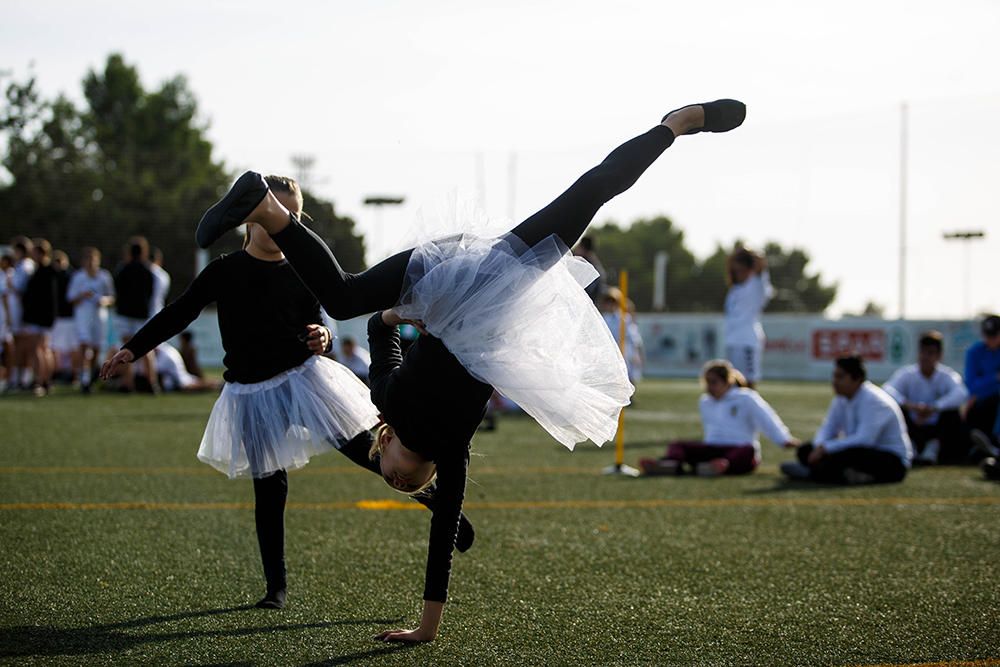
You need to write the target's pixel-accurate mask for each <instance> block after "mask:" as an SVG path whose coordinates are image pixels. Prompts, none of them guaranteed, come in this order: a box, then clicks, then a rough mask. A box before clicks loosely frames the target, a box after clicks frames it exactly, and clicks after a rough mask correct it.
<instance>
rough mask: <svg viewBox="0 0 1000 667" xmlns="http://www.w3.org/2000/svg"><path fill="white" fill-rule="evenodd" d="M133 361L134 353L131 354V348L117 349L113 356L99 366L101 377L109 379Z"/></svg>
mask: <svg viewBox="0 0 1000 667" xmlns="http://www.w3.org/2000/svg"><path fill="white" fill-rule="evenodd" d="M133 361H135V355H134V354H132V350H124V349H123V350H118V352H116V353H115V356H113V357H111V358H110V359H108V360H107V361H105V362H104V365H103V366H101V379H102V380H110V379H111V378H113V377H114V376H116V375H118V373H120V372H121V370H122V369H123V368H125V367H126V366H127V365H129V364H131V363H132V362H133Z"/></svg>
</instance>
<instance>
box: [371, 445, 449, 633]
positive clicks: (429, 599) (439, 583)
mask: <svg viewBox="0 0 1000 667" xmlns="http://www.w3.org/2000/svg"><path fill="white" fill-rule="evenodd" d="M436 463H437V475H438V478H437V504H438V506H437V508H436V509H435V511H434V515H433V516H432V517H431V532H430V540H429V542H428V545H427V570H426V575H425V579H424V607H423V612H422V614H421V617H420V626H419V627H417V628H415V629H413V630H387V631H386V632H383V633H381V634H379V635H376V637H375V638H376V639H380V640H382V641H398V642H426V641H433V640H434V638H436V637H437V633H438V628H439V627H440V625H441V617H442V615H443V614H444V605H445V602H447V600H448V581H449V579H450V578H451V561H452V555H453V553H454V551H455V539H456V536H457V535H458V525H459V520H460V518H461V515H462V503H463V501H464V500H465V481H466V478H467V476H468V471H469V447H468V445H466V446H465V447H462V448H461V449H460V450H459V451H457V452H455V451H454V450H452V451H450V452H449V455H448V456H446V457H444V456H443V457H442V458H441V459H439V460H438V461H437V462H436Z"/></svg>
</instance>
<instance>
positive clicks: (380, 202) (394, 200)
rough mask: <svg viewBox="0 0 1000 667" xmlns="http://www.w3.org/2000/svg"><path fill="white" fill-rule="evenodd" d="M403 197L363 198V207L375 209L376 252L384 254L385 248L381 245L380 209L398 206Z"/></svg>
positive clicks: (374, 196) (378, 196)
mask: <svg viewBox="0 0 1000 667" xmlns="http://www.w3.org/2000/svg"><path fill="white" fill-rule="evenodd" d="M405 199H406V198H405V197H392V196H387V195H372V196H370V197H365V198H364V205H365V206H374V207H375V236H376V240H375V242H376V243H377V244H378V252H379V253H383V252H385V247H384V245H383V243H382V241H383V238H382V209H384V208H385V207H386V206H399V205H400V204H402V203H403V202H404V201H405Z"/></svg>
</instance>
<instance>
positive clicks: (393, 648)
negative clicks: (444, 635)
mask: <svg viewBox="0 0 1000 667" xmlns="http://www.w3.org/2000/svg"><path fill="white" fill-rule="evenodd" d="M416 647H417V644H389V645H388V646H382V647H381V648H375V649H372V650H370V651H359V652H357V653H349V654H347V655H341V656H338V657H336V658H328V659H326V660H320V661H319V662H310V663H307V664H305V665H303V667H328V666H330V665H348V664H350V663H352V662H358V661H361V660H368V659H370V658H377V657H378V656H380V655H389V654H390V653H398V652H400V651H408V650H410V649H413V648H416Z"/></svg>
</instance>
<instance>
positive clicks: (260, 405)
mask: <svg viewBox="0 0 1000 667" xmlns="http://www.w3.org/2000/svg"><path fill="white" fill-rule="evenodd" d="M377 423H378V410H377V409H376V408H375V406H374V405H372V402H371V399H370V398H369V391H368V387H366V386H365V384H364V383H363V382H361V381H360V380H359V379H358V378H357V376H355V375H354V373H352V372H351V371H350V370H348V369H347V368H345V367H344V366H342V365H340V364H338V363H337V362H335V361H332V360H330V359H327V358H326V357H310V358H309V359H308V360H307V361H306V362H305V363H303V364H302V365H301V366H296V367H295V368H292V369H291V370H287V371H285V372H284V373H281V374H279V375H276V376H274V377H273V378H271V379H269V380H264V381H263V382H255V383H253V384H240V383H238V382H230V383H227V384H226V386H225V387H223V389H222V394H221V395H220V396H219V400H217V401H216V402H215V407H214V408H213V409H212V414H211V416H210V417H209V418H208V425H207V426H206V427H205V435H204V437H203V438H202V440H201V447H200V448H199V449H198V458H199V459H200V460H201V461H203V462H204V463H207V464H208V465H210V466H212V467H213V468H215V469H216V470H219V471H221V472H224V473H225V474H226V475H228V476H229V477H230V479H233V478H236V477H266V476H267V475H270V474H271V473H274V472H277V471H278V470H282V469H285V470H294V469H296V468H301V467H302V466H304V465H305V464H306V463H308V462H309V459H310V458H311V457H312V456H315V455H317V454H322V453H324V452H328V451H330V450H331V449H333V448H334V447H339V446H341V445H342V444H343V443H344V442H346V441H347V440H350V439H351V438H353V437H354V436H356V435H357V434H359V433H361V432H362V431H365V430H367V429H370V428H372V427H373V426H375V424H377Z"/></svg>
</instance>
